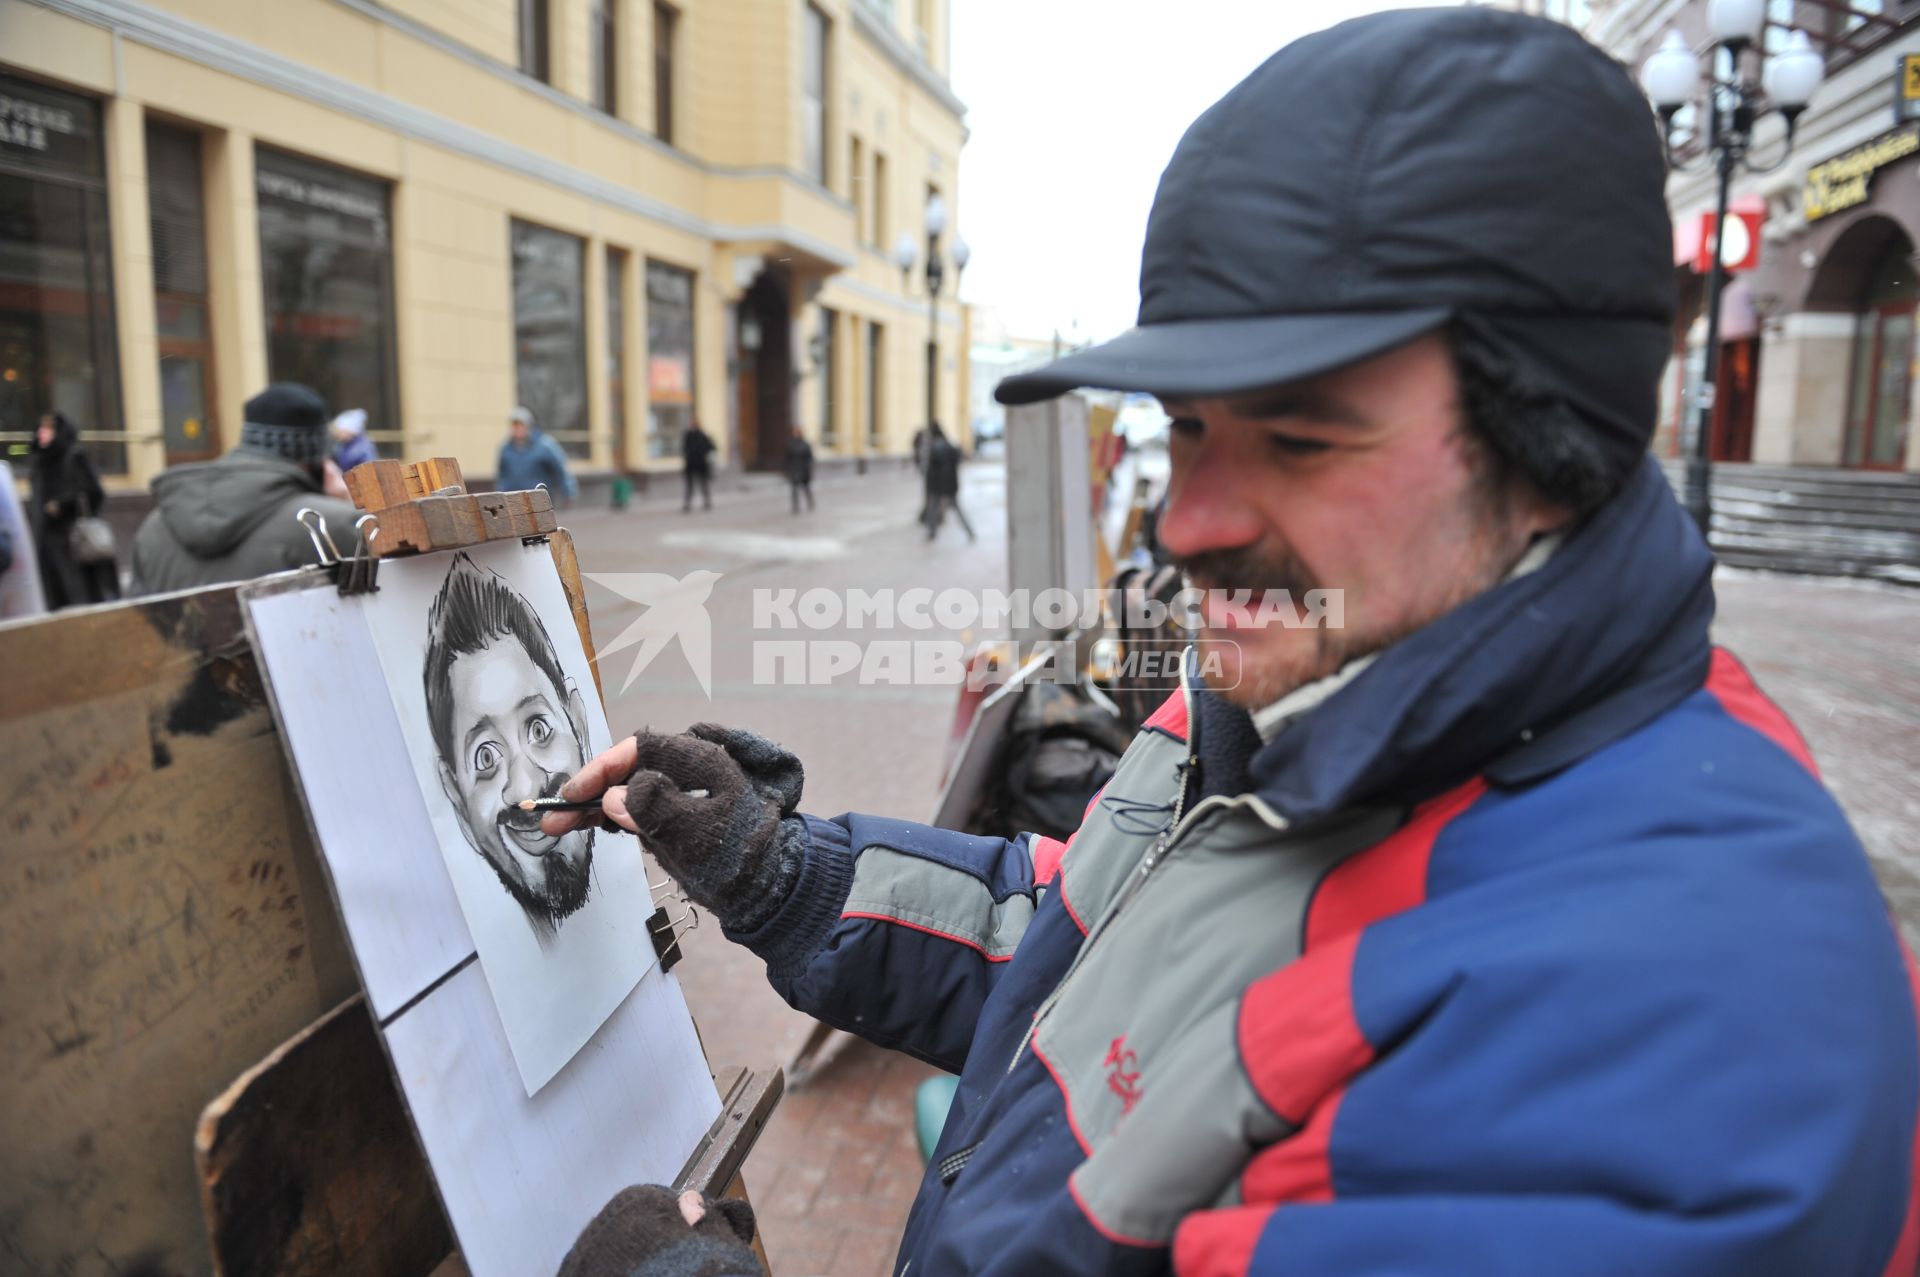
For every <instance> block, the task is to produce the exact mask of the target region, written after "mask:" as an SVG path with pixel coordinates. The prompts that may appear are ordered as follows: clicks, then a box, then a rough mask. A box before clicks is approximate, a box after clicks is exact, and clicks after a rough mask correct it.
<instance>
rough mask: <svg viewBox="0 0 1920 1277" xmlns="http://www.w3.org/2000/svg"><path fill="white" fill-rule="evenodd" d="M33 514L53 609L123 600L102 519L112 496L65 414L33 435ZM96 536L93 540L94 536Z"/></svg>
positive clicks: (50, 416)
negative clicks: (107, 492)
mask: <svg viewBox="0 0 1920 1277" xmlns="http://www.w3.org/2000/svg"><path fill="white" fill-rule="evenodd" d="M29 487H30V490H31V491H30V499H29V502H28V515H29V517H30V518H31V519H32V521H33V544H34V549H35V553H36V556H37V558H38V561H39V567H40V586H41V589H42V590H43V591H44V592H45V594H46V603H47V610H48V611H50V612H57V611H59V610H60V609H61V608H63V607H80V606H84V605H86V604H90V603H108V602H111V601H112V600H114V599H117V598H119V597H120V566H119V564H118V563H117V562H115V557H114V553H113V544H112V534H111V532H110V531H106V532H105V533H104V536H102V535H101V532H102V530H104V529H105V525H104V524H103V523H97V522H93V521H96V520H98V519H99V515H100V511H101V508H102V507H103V506H105V504H106V499H107V494H106V492H105V490H103V489H102V488H101V486H100V473H99V471H97V470H95V469H94V465H93V458H92V457H90V456H88V455H87V450H86V448H85V447H83V446H82V445H81V443H80V431H79V428H78V427H76V426H75V425H74V424H73V422H72V420H71V419H69V418H68V416H67V414H66V413H64V412H58V411H55V412H49V413H46V414H45V415H43V416H42V417H41V418H40V424H39V426H38V427H37V428H36V429H35V430H34V435H33V469H32V473H31V475H30V483H29ZM90 533H91V534H92V535H89V534H90Z"/></svg>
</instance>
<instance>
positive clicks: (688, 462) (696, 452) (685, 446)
mask: <svg viewBox="0 0 1920 1277" xmlns="http://www.w3.org/2000/svg"><path fill="white" fill-rule="evenodd" d="M713 450H714V443H713V436H712V435H710V434H708V433H707V432H706V431H705V430H702V429H701V428H700V423H699V422H697V421H694V422H689V423H688V425H687V429H686V432H685V433H684V434H682V435H681V436H680V459H681V461H682V463H683V464H684V465H685V467H686V479H687V492H686V498H685V499H684V500H683V501H681V503H680V513H682V514H685V513H686V512H687V511H689V510H691V509H693V490H694V489H695V488H698V489H700V508H701V509H703V510H711V509H713Z"/></svg>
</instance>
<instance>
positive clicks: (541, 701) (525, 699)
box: [513, 692, 553, 714]
mask: <svg viewBox="0 0 1920 1277" xmlns="http://www.w3.org/2000/svg"><path fill="white" fill-rule="evenodd" d="M535 704H538V705H545V706H546V707H547V708H548V709H552V708H553V702H552V701H549V700H548V699H547V694H546V693H545V692H535V693H533V694H532V695H531V696H522V697H521V698H520V703H519V704H518V705H515V706H514V707H513V712H514V713H516V714H518V713H519V712H520V711H521V710H523V709H525V708H526V707H527V706H529V705H535Z"/></svg>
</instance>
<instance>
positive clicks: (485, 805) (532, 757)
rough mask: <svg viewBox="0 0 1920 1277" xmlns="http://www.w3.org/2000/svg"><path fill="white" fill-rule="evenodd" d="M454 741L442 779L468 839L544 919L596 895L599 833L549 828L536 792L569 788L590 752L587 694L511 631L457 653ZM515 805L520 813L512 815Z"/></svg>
mask: <svg viewBox="0 0 1920 1277" xmlns="http://www.w3.org/2000/svg"><path fill="white" fill-rule="evenodd" d="M449 673H450V679H451V683H452V691H453V698H452V700H453V716H452V719H453V721H452V727H453V731H452V734H451V746H452V750H453V755H452V757H450V758H445V757H443V758H442V759H441V760H440V779H441V783H442V785H443V786H444V787H445V789H446V793H447V798H448V800H449V801H450V802H452V804H453V806H454V810H455V811H456V812H458V813H459V816H460V823H461V825H462V827H463V828H464V829H465V830H466V834H467V839H468V841H469V842H471V843H472V844H473V846H474V849H475V850H476V851H478V852H479V853H480V854H481V855H482V856H484V857H485V858H486V860H487V863H488V864H490V865H492V866H493V868H494V871H495V872H496V873H498V874H499V875H500V882H501V885H503V886H504V887H506V889H507V890H508V891H509V892H510V893H512V895H513V897H514V898H515V899H516V900H518V901H519V902H520V904H521V905H522V906H523V907H524V908H525V909H526V910H527V913H528V916H529V917H530V918H533V919H535V920H536V922H540V921H544V922H545V923H547V924H549V925H551V924H554V923H557V922H559V920H560V919H562V918H565V917H566V916H567V915H568V914H570V913H572V912H574V910H576V909H578V908H579V907H580V906H581V905H583V904H585V903H586V899H587V888H588V881H589V879H588V871H589V869H590V868H591V867H592V863H593V832H592V831H591V830H578V829H577V830H574V831H573V832H571V833H568V834H565V835H563V836H561V837H558V838H555V837H552V836H550V835H548V834H544V833H542V832H540V817H539V815H538V814H537V813H533V812H521V811H519V810H517V809H516V804H518V803H519V802H521V801H522V800H523V799H527V798H550V797H552V796H553V795H555V794H557V793H559V792H560V786H561V785H563V784H565V783H566V782H567V781H568V780H569V779H570V778H571V777H572V776H573V774H574V773H575V772H577V771H579V770H580V765H581V764H582V763H583V762H584V761H585V759H586V736H587V731H586V713H585V707H584V705H583V704H582V703H581V700H580V695H579V693H578V692H573V693H568V692H566V691H565V690H564V689H562V688H559V687H556V686H554V683H553V680H552V679H550V678H549V677H547V675H546V674H545V673H543V672H542V671H541V669H540V667H539V666H537V665H535V664H534V662H533V659H532V658H531V657H529V656H528V655H527V652H526V649H525V648H524V647H522V646H521V644H520V642H519V641H518V640H517V639H515V638H513V637H512V636H510V635H509V636H503V637H501V638H498V639H496V640H495V641H494V642H493V643H491V644H489V645H488V646H486V647H483V648H481V649H480V650H479V651H477V652H469V653H466V654H464V655H462V656H458V657H456V658H455V659H454V662H453V665H452V668H451V670H450V671H449ZM509 811H511V813H512V814H511V815H508V814H507V813H508V812H509Z"/></svg>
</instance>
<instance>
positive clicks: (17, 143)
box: [0, 76, 100, 176]
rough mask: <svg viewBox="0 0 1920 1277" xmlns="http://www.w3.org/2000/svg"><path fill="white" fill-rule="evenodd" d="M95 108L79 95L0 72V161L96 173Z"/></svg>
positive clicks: (32, 167)
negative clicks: (10, 76) (7, 75)
mask: <svg viewBox="0 0 1920 1277" xmlns="http://www.w3.org/2000/svg"><path fill="white" fill-rule="evenodd" d="M96 110H97V108H96V107H95V106H94V104H93V103H92V102H89V101H88V100H87V99H85V98H83V97H76V96H75V95H73V94H71V93H62V92H60V91H59V90H58V89H49V88H44V87H42V86H41V85H38V84H32V83H29V82H27V81H25V80H15V79H11V78H8V77H5V76H0V160H5V161H11V162H13V163H14V164H18V165H21V166H23V167H26V168H30V169H39V170H44V169H47V168H61V169H71V170H73V171H75V172H77V173H84V174H87V175H88V176H95V175H98V173H99V172H100V142H99V137H98V131H97V130H96V129H95V127H94V113H95V111H96Z"/></svg>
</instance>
